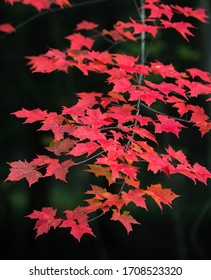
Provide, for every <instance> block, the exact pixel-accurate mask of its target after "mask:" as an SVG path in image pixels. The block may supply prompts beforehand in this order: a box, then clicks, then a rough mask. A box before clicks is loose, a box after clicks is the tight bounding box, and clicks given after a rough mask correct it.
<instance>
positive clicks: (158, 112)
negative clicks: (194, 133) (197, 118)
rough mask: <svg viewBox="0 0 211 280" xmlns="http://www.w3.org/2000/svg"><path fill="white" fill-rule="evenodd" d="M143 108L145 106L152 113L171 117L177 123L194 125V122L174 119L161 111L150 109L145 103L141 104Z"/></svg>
mask: <svg viewBox="0 0 211 280" xmlns="http://www.w3.org/2000/svg"><path fill="white" fill-rule="evenodd" d="M141 106H143V107H144V108H146V109H148V110H150V111H152V112H154V113H157V114H160V115H165V116H167V117H169V118H171V119H174V120H177V121H180V122H185V123H190V124H194V122H192V121H188V120H185V119H181V118H177V117H173V116H171V115H167V114H166V113H163V112H161V111H158V110H155V109H153V108H151V107H149V106H147V105H145V104H143V103H141Z"/></svg>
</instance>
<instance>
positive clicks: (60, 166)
mask: <svg viewBox="0 0 211 280" xmlns="http://www.w3.org/2000/svg"><path fill="white" fill-rule="evenodd" d="M73 165H75V163H74V162H73V161H72V160H71V159H70V160H66V161H63V162H62V163H59V160H58V159H50V161H48V166H47V168H46V174H45V177H47V176H52V175H54V176H55V178H56V179H60V180H62V181H64V182H66V175H67V173H68V170H69V168H70V167H71V166H73Z"/></svg>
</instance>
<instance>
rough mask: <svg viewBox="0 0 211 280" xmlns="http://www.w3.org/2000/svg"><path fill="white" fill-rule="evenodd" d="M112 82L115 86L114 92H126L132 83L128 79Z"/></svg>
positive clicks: (113, 80)
mask: <svg viewBox="0 0 211 280" xmlns="http://www.w3.org/2000/svg"><path fill="white" fill-rule="evenodd" d="M111 82H112V83H113V84H114V87H113V91H116V92H126V91H128V90H129V89H130V87H131V82H130V81H129V80H128V79H127V78H121V79H112V81H111Z"/></svg>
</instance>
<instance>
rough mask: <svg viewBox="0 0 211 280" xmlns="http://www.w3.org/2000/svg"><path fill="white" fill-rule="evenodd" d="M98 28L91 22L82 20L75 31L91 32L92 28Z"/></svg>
mask: <svg viewBox="0 0 211 280" xmlns="http://www.w3.org/2000/svg"><path fill="white" fill-rule="evenodd" d="M96 27H98V24H96V23H94V22H91V21H87V20H83V21H81V22H79V23H78V24H77V26H76V29H75V30H77V31H79V30H92V29H94V28H96Z"/></svg>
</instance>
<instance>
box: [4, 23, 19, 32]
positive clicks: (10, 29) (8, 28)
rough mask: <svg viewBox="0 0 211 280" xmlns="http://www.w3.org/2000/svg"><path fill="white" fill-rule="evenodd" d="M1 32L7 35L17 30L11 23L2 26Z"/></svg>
mask: <svg viewBox="0 0 211 280" xmlns="http://www.w3.org/2000/svg"><path fill="white" fill-rule="evenodd" d="M0 31H1V32H5V33H12V32H15V31H16V30H15V28H14V27H13V26H12V25H11V24H10V23H3V24H0Z"/></svg>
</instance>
